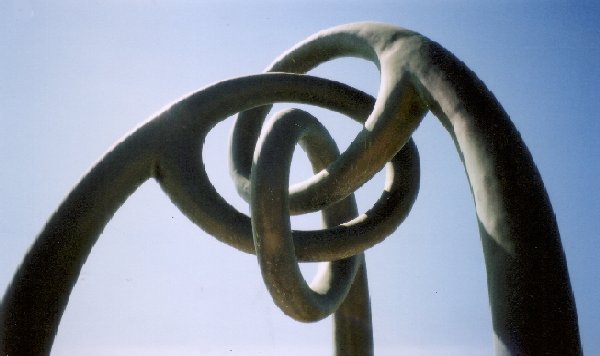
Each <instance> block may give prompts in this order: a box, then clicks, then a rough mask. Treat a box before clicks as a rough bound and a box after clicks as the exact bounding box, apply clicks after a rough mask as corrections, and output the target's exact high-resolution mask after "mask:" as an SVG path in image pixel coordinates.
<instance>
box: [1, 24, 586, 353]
mask: <svg viewBox="0 0 600 356" xmlns="http://www.w3.org/2000/svg"><path fill="white" fill-rule="evenodd" d="M342 56H353V57H360V58H364V59H367V60H370V61H372V62H374V63H375V64H376V65H377V66H378V68H379V69H380V71H381V86H380V89H379V95H378V98H377V99H376V100H374V99H373V98H371V97H369V96H368V95H366V94H364V93H362V92H360V91H358V90H356V89H353V88H351V87H348V86H346V85H344V84H341V83H338V82H334V81H330V80H326V79H321V78H316V77H312V76H308V75H302V74H299V73H305V72H307V71H308V70H310V69H312V68H314V67H316V66H317V65H319V64H320V63H322V62H325V61H328V60H331V59H334V58H337V57H342ZM267 71H268V72H273V73H265V74H259V75H252V76H248V77H242V78H236V79H232V80H228V81H224V82H220V83H217V84H214V85H212V86H209V87H207V88H205V89H202V90H200V91H198V92H196V93H194V94H192V95H190V96H188V97H186V98H184V99H182V100H180V101H179V102H177V103H175V104H173V105H172V106H171V107H170V108H168V109H167V110H166V111H164V112H163V113H161V114H160V115H158V116H157V117H155V118H153V119H151V120H149V121H148V122H146V123H145V124H144V125H142V126H141V127H140V128H138V129H137V130H136V131H135V132H133V133H132V134H131V135H129V136H128V137H127V138H125V139H124V140H123V141H121V142H119V143H117V144H116V145H115V146H114V148H113V149H112V150H111V151H110V152H109V153H107V154H106V156H104V157H103V158H102V159H101V160H100V161H99V162H98V164H97V165H96V166H95V167H94V168H93V169H92V170H91V171H90V172H89V173H88V174H87V175H86V176H85V177H84V178H83V179H82V180H81V182H79V184H78V185H77V186H76V187H75V188H74V189H73V191H72V192H71V193H70V194H69V195H68V197H67V198H66V200H65V201H64V202H63V203H62V204H61V205H60V207H59V209H58V211H57V212H56V213H55V214H54V215H53V216H52V217H51V219H50V220H49V222H48V223H47V225H46V226H45V228H44V230H43V231H42V233H41V234H40V235H39V236H38V237H37V239H36V241H35V243H34V245H33V246H32V248H31V250H30V251H29V252H28V253H27V255H26V256H25V258H24V261H23V263H22V265H21V266H20V267H19V269H18V270H17V272H16V274H15V276H14V279H13V281H12V283H11V285H10V286H9V288H8V290H7V291H6V294H5V295H4V298H3V300H2V305H1V309H0V343H1V347H0V351H2V354H3V355H5V354H6V355H37V354H48V353H49V352H50V349H51V346H52V342H53V339H54V336H55V334H56V331H57V329H58V325H59V322H60V318H61V316H62V313H63V311H64V309H65V307H66V305H67V302H68V299H69V294H70V293H71V290H72V288H73V286H74V285H75V282H76V280H77V277H78V275H79V272H80V269H81V267H82V265H83V264H84V262H85V260H86V258H87V256H88V254H89V253H90V251H91V248H92V246H93V245H94V243H95V242H96V240H97V238H98V236H99V235H100V234H101V232H102V230H103V228H104V226H105V225H106V224H107V223H108V221H109V220H110V218H111V217H112V215H113V214H114V212H115V211H116V210H117V209H118V208H119V207H120V206H121V204H123V202H124V201H125V200H126V199H127V197H128V196H129V195H130V194H132V193H133V192H134V191H135V190H136V188H137V187H139V186H140V184H142V183H143V182H144V181H146V180H147V179H149V178H154V179H156V180H157V181H158V182H160V185H161V186H162V188H163V189H164V191H165V192H166V193H167V194H168V195H169V196H170V198H171V200H172V201H173V203H174V204H176V205H177V206H178V207H179V209H181V211H183V212H184V213H185V214H186V215H187V216H188V217H189V218H190V219H191V220H192V221H193V222H195V223H196V224H197V225H198V226H200V227H201V228H202V229H203V230H205V231H206V232H207V233H209V234H211V235H213V236H215V237H216V238H217V239H219V240H220V241H223V242H225V243H227V244H229V245H231V246H233V247H235V248H237V249H239V250H242V251H244V252H248V253H255V254H256V255H257V257H258V261H259V263H260V266H261V270H262V274H263V278H264V281H265V283H266V285H267V288H268V290H269V292H270V293H271V295H272V296H273V300H274V301H275V303H276V304H277V305H278V306H279V307H280V308H281V309H282V310H283V311H284V313H286V314H288V315H290V316H291V317H293V318H295V319H297V320H301V321H314V320H319V319H322V318H324V317H326V316H328V315H330V314H333V315H334V326H335V328H334V329H335V331H334V339H335V349H336V353H337V354H340V355H369V354H372V353H373V342H372V335H371V315H370V306H369V295H368V288H367V277H366V269H365V264H364V259H363V256H362V252H363V251H364V250H365V249H367V248H369V247H371V246H373V245H374V244H376V243H378V242H381V241H382V240H383V239H385V237H386V236H388V235H389V234H390V233H392V232H393V231H394V230H395V229H396V227H397V226H398V225H399V224H400V222H401V221H402V220H403V219H404V218H405V217H406V216H407V215H408V213H409V211H410V208H411V206H412V204H413V202H414V200H415V199H416V195H417V191H418V187H419V168H418V164H419V163H418V154H417V150H416V147H415V145H414V144H413V142H412V141H411V139H410V137H411V134H412V133H413V131H414V130H415V129H416V127H417V126H418V125H419V123H420V121H421V119H422V118H423V116H424V115H425V113H426V112H427V110H431V111H432V112H433V113H434V114H435V115H436V116H437V117H438V118H439V119H440V121H441V122H442V124H443V125H444V126H445V127H446V129H447V130H448V132H449V133H450V135H451V136H452V138H453V139H454V142H455V144H456V147H457V150H458V152H459V155H460V157H461V159H462V161H463V163H464V166H465V170H466V173H467V177H468V180H469V184H470V186H471V190H472V193H473V196H474V200H475V210H476V213H477V219H478V223H479V230H480V235H481V241H482V244H483V251H484V255H485V261H486V269H487V276H488V290H489V300H490V304H491V312H492V320H493V331H494V334H495V350H496V354H499V355H504V354H510V355H551V354H552V355H567V354H568V355H574V354H581V352H582V351H581V345H580V341H579V332H578V325H577V315H576V309H575V302H574V299H573V294H572V291H571V286H570V282H569V277H568V272H567V266H566V261H565V256H564V253H563V250H562V246H561V242H560V237H559V232H558V228H557V225H556V221H555V217H554V214H553V211H552V207H551V204H550V202H549V199H548V196H547V194H546V191H545V188H544V185H543V183H542V179H541V177H540V175H539V173H538V171H537V169H536V167H535V165H534V163H533V160H532V158H531V155H530V153H529V152H528V150H527V148H526V147H525V144H524V143H523V142H522V140H521V138H520V136H519V133H518V132H517V130H516V129H515V127H514V126H513V124H512V123H511V121H510V119H509V117H508V115H507V114H506V113H505V112H504V110H503V109H502V107H501V106H500V104H499V103H498V102H497V101H496V99H495V98H494V97H493V95H492V94H491V93H490V92H489V91H488V90H487V89H486V87H485V85H484V84H483V83H482V82H481V81H480V80H479V79H477V77H476V76H475V75H474V74H473V73H472V72H471V71H470V70H469V69H468V68H467V67H466V66H465V65H464V64H463V63H462V62H460V61H459V60H458V59H456V58H455V57H454V56H453V55H452V54H451V53H449V52H448V51H447V50H445V49H444V48H442V47H441V46H440V45H439V44H437V43H435V42H432V41H430V40H429V39H427V38H425V37H423V36H421V35H419V34H417V33H415V32H412V31H408V30H405V29H401V28H397V27H392V26H388V25H384V24H375V23H360V24H350V25H344V26H340V27H336V28H333V29H329V30H326V31H322V32H320V33H317V34H316V35H313V36H312V37H310V38H308V39H307V40H305V41H304V42H301V43H299V44H298V45H297V46H295V47H294V48H292V49H291V50H289V51H288V52H286V53H285V54H283V55H282V56H281V57H280V58H278V59H277V60H276V61H275V62H274V63H273V64H272V65H271V66H270V67H269V68H268V70H267ZM293 73H295V74H293ZM276 102H296V103H305V104H312V105H317V106H321V107H324V108H328V109H331V110H334V111H338V112H340V113H343V114H345V115H347V116H349V117H350V118H352V119H354V120H356V121H359V122H361V123H363V124H364V127H363V130H362V131H361V132H360V133H359V134H358V135H357V137H356V138H355V140H354V141H353V143H352V144H351V145H350V147H349V148H348V149H347V150H346V151H345V152H343V153H342V154H341V155H340V154H339V152H338V150H337V147H336V145H335V144H334V143H333V140H332V139H331V138H330V136H329V135H328V133H327V131H326V129H325V128H324V127H323V126H322V125H320V124H319V122H318V121H317V119H316V118H314V117H312V116H310V115H309V114H308V113H306V112H303V111H301V110H296V109H294V110H288V111H285V112H281V113H278V114H277V115H276V116H275V117H274V118H273V119H272V120H270V122H269V124H268V126H267V127H265V128H262V126H263V122H264V119H265V117H266V115H267V113H268V112H269V110H270V108H271V107H270V106H269V105H270V104H272V103H276ZM238 112H241V114H239V116H238V118H237V121H236V124H235V128H234V131H233V133H232V141H231V150H230V159H231V161H230V163H231V174H232V177H233V179H234V181H235V183H236V186H237V188H238V191H239V193H240V194H241V196H243V197H244V198H245V199H247V200H248V201H249V203H250V206H251V215H252V216H251V217H248V216H246V215H244V214H242V213H240V212H238V211H237V210H236V209H234V208H233V207H232V206H231V205H229V204H228V203H227V202H226V201H225V200H224V199H223V198H222V197H221V196H220V195H219V194H218V193H217V192H216V190H215V189H214V187H213V186H212V185H211V183H210V181H209V179H208V177H207V175H206V172H205V171H204V170H203V168H204V165H203V162H202V144H203V142H204V139H205V137H206V135H207V133H208V132H209V131H210V130H211V128H212V127H213V126H214V125H215V124H216V123H217V122H219V121H221V120H223V119H225V118H226V117H228V116H231V115H234V114H236V113H238ZM296 143H300V145H302V147H304V148H305V150H306V151H307V153H308V155H309V158H310V161H311V163H312V165H313V169H314V172H315V175H314V176H313V177H312V178H310V179H308V180H307V181H305V182H304V183H301V184H299V185H297V186H293V187H291V188H290V189H289V190H288V178H289V177H288V176H289V164H290V160H291V156H292V152H293V147H294V146H295V145H296ZM388 162H389V163H388ZM386 164H387V166H388V168H387V181H386V187H385V191H384V192H383V194H382V195H381V198H380V199H379V200H378V201H377V203H376V204H375V205H374V207H373V208H372V209H371V210H369V211H367V212H366V213H364V214H362V215H358V214H357V211H356V205H355V202H354V200H353V195H352V193H353V191H354V190H356V189H357V188H358V187H359V186H361V185H362V184H363V183H364V182H365V181H367V180H368V179H370V178H371V177H372V176H373V175H374V174H375V173H376V172H378V171H379V170H380V169H381V168H382V167H383V166H384V165H386ZM318 210H322V211H323V217H324V219H323V220H324V224H325V227H324V228H323V229H322V230H317V231H292V230H291V227H290V221H289V214H290V213H291V214H301V213H305V212H311V211H318ZM297 261H331V262H329V264H328V268H327V269H326V270H324V272H323V273H322V274H321V275H320V277H319V278H318V279H317V281H316V282H314V283H313V284H312V285H311V286H310V287H309V286H308V285H307V284H306V282H305V281H304V279H303V278H302V275H301V274H300V271H299V269H298V265H297Z"/></svg>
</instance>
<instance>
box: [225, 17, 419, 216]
mask: <svg viewBox="0 0 600 356" xmlns="http://www.w3.org/2000/svg"><path fill="white" fill-rule="evenodd" d="M424 40H426V39H425V38H424V37H422V36H420V35H419V34H417V33H415V32H413V31H408V30H405V29H402V28H398V27H394V26H389V25H385V24H379V23H356V24H349V25H344V26H339V27H334V28H332V29H329V30H325V31H321V32H319V33H317V34H315V35H313V36H311V37H309V38H308V39H306V40H305V41H303V42H300V43H299V44H297V45H296V46H295V47H293V48H292V49H290V50H289V51H287V52H285V53H284V54H283V55H281V56H280V57H279V58H278V59H277V60H275V62H274V63H273V64H271V65H270V66H269V68H267V71H274V72H291V73H304V72H307V71H309V70H311V69H313V68H315V67H316V66H318V65H319V64H321V63H324V62H327V61H329V60H332V59H335V58H340V57H360V58H364V59H367V60H370V61H372V62H374V63H375V64H376V65H377V66H378V68H379V69H380V71H381V78H384V79H382V81H381V85H380V89H379V95H378V97H377V99H376V102H375V106H374V109H373V111H372V112H371V113H370V115H369V116H368V117H367V118H359V120H360V121H362V122H364V123H365V128H364V129H363V130H362V131H361V132H360V133H359V134H358V135H357V137H356V138H355V139H354V141H353V142H352V144H351V145H350V147H349V148H348V149H347V150H346V151H345V152H343V153H342V155H341V156H340V158H339V159H337V160H336V161H335V162H334V163H332V164H331V165H330V166H329V167H328V168H327V170H325V171H322V172H321V173H319V174H316V175H314V176H313V177H312V178H310V179H309V180H307V181H305V182H304V184H300V185H297V186H295V187H294V189H292V190H291V192H290V211H291V212H292V213H302V212H307V211H315V210H319V209H320V208H322V207H324V206H326V205H327V204H330V203H332V202H335V201H339V200H341V199H343V198H344V197H346V196H347V195H348V194H350V193H352V192H353V191H354V190H356V189H357V188H359V187H360V186H361V185H362V184H364V182H366V181H367V180H369V179H370V178H371V177H372V176H373V175H374V174H375V173H377V172H378V171H379V170H381V168H382V167H383V166H384V165H385V163H386V162H387V161H389V160H391V158H392V157H393V156H394V154H395V153H396V152H398V151H399V150H400V149H401V148H402V147H403V146H404V144H406V142H407V141H408V140H409V139H410V136H411V134H412V132H413V131H414V129H415V128H416V127H417V126H418V124H419V123H420V121H421V119H422V118H423V116H424V114H425V112H426V109H427V106H426V104H425V103H424V102H423V100H421V98H420V96H419V93H418V92H417V90H416V89H415V88H414V87H413V85H412V81H411V80H410V77H409V75H407V74H406V73H405V70H404V68H405V67H406V66H405V65H404V62H405V59H406V58H407V57H406V56H409V55H410V54H411V53H414V49H415V48H418V47H419V43H420V42H421V41H424ZM267 113H268V109H265V108H259V109H255V110H252V111H248V112H244V113H241V114H240V116H239V117H238V120H237V122H236V126H235V128H234V131H233V132H232V143H231V174H232V176H233V179H234V181H235V182H236V185H237V187H238V191H239V192H240V194H241V195H242V196H243V197H246V198H247V197H248V195H249V194H248V191H247V187H248V186H249V185H248V183H247V178H248V176H249V173H250V166H251V155H252V154H251V152H252V150H253V147H254V143H255V142H256V139H257V138H258V133H259V132H260V129H258V127H260V126H261V125H262V122H263V121H264V118H265V116H266V114H267ZM365 148H367V149H365Z"/></svg>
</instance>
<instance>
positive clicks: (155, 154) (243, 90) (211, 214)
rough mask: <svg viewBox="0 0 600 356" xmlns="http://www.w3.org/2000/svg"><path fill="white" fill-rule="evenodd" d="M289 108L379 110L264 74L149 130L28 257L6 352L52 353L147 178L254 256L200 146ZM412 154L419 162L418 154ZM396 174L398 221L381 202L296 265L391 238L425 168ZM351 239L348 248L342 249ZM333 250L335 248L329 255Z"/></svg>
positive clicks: (303, 240) (77, 197)
mask: <svg viewBox="0 0 600 356" xmlns="http://www.w3.org/2000/svg"><path fill="white" fill-rule="evenodd" d="M283 101H288V102H300V103H308V104H314V105H319V106H323V107H326V108H329V109H331V110H336V111H340V112H342V113H347V114H349V115H350V116H356V115H357V112H359V113H361V112H364V111H366V110H367V109H368V108H369V107H370V106H371V104H372V99H371V98H370V97H368V96H367V95H365V94H364V93H362V92H359V91H357V90H355V89H352V88H350V87H348V86H345V85H343V84H340V83H337V82H333V81H329V80H325V79H319V78H315V77H309V76H299V75H294V74H281V73H278V74H261V75H255V76H249V77H243V78H237V79H233V80H229V81H224V82H220V83H217V84H215V85H212V86H210V87H208V88H205V89H203V90H201V91H199V92H197V93H194V94H192V95H190V96H189V97H187V98H184V99H183V100H181V101H179V102H178V103H176V104H174V105H173V106H171V107H170V108H168V109H167V110H166V111H164V112H163V113H161V114H160V115H158V116H157V117H156V118H153V119H152V120H150V121H149V122H147V123H146V124H144V125H142V126H141V127H140V128H138V129H137V130H136V131H135V132H133V133H132V134H131V135H129V136H128V137H127V138H125V139H124V140H123V141H121V142H120V143H118V144H117V145H115V147H114V148H113V149H112V150H110V152H108V153H107V154H106V155H105V156H104V157H103V158H102V160H100V161H99V162H98V164H96V166H94V168H92V170H91V171H90V172H89V173H88V174H86V175H85V176H84V177H83V178H82V180H81V181H80V182H79V184H78V185H77V186H76V187H75V188H74V189H73V191H72V192H71V193H70V194H69V195H68V196H67V198H66V199H65V201H64V202H63V203H62V204H61V205H60V207H59V208H58V210H57V211H56V212H55V213H54V214H53V216H52V217H51V218H50V220H49V221H48V223H47V224H46V226H45V227H44V229H43V231H42V232H41V233H40V235H39V236H38V237H37V238H36V240H35V242H34V244H33V246H32V247H31V249H30V250H29V252H28V253H27V254H26V256H25V257H24V260H23V263H22V265H21V266H20V267H19V269H18V270H17V272H16V273H15V276H14V278H13V282H12V283H11V284H10V285H9V287H8V289H7V291H6V293H5V295H4V297H3V299H2V304H1V305H0V349H1V351H2V353H5V354H10V355H13V354H36V355H38V354H40V355H41V354H48V353H49V352H50V349H51V345H52V342H53V340H54V336H55V334H56V331H57V329H58V324H59V322H60V318H61V316H62V313H63V311H64V308H65V307H66V305H67V302H68V298H69V294H70V293H71V290H72V288H73V286H74V284H75V282H76V281H77V277H78V276H79V272H80V270H81V267H82V265H83V263H84V262H85V260H86V258H87V256H88V255H89V253H90V251H91V248H92V246H93V244H94V243H95V242H96V240H97V238H98V236H99V235H100V234H101V232H102V230H103V228H104V226H105V225H106V224H107V223H108V221H109V220H110V218H111V217H112V215H113V214H114V212H115V211H116V210H117V209H118V208H119V206H121V205H122V204H123V203H124V201H125V200H126V199H127V197H128V196H129V195H130V194H132V193H133V192H134V191H135V190H136V189H137V187H139V185H141V184H142V183H143V182H144V181H146V180H147V179H148V178H150V177H154V178H156V179H157V180H158V181H159V182H160V184H161V187H162V188H163V189H164V190H165V192H166V193H167V194H168V195H169V196H170V197H171V199H172V201H173V203H175V204H176V205H177V206H178V207H179V208H180V209H181V210H182V212H184V214H186V215H187V216H188V217H189V218H190V219H191V220H192V221H194V222H195V223H196V224H198V225H199V226H200V227H201V228H202V229H204V230H205V231H207V232H208V233H210V234H212V235H214V236H215V237H217V238H218V239H219V240H221V241H223V242H226V243H228V244H230V245H232V246H234V247H236V248H238V249H240V250H242V251H245V252H249V253H253V252H254V246H253V238H252V233H251V223H250V218H249V217H247V216H246V215H244V214H242V213H240V212H238V211H237V210H235V209H234V208H233V207H232V206H231V205H229V204H228V203H227V202H226V201H225V200H224V199H223V198H222V197H221V196H220V195H219V194H218V193H217V192H216V190H215V189H214V187H213V186H212V184H211V183H210V181H209V179H208V177H207V176H206V173H205V172H204V171H203V170H202V169H201V168H200V167H203V163H202V152H201V150H202V147H201V144H202V143H203V142H204V138H205V136H206V134H207V133H208V132H209V131H210V129H212V127H214V125H215V124H216V123H217V122H219V121H220V120H223V119H224V118H226V117H228V116H230V115H232V114H234V113H236V112H238V111H241V110H247V109H249V108H252V107H255V106H258V105H265V104H268V103H272V102H283ZM408 152H409V155H410V156H414V155H416V151H415V147H414V146H413V147H412V148H410V149H409V150H408ZM411 162H413V161H411ZM399 167H400V169H401V170H402V171H403V174H406V176H408V181H407V182H405V183H404V184H401V186H402V188H403V189H404V191H403V192H402V195H403V197H402V198H401V199H400V200H401V203H402V204H401V207H400V208H395V210H396V211H397V213H396V214H391V215H388V214H387V212H386V210H387V209H390V208H393V207H391V205H390V204H389V203H388V202H387V201H385V200H387V196H386V193H384V195H382V198H381V199H380V200H382V199H383V200H384V201H381V202H380V203H379V204H378V205H376V206H375V207H374V209H373V212H371V213H368V214H363V215H362V216H360V217H358V218H356V219H354V220H353V221H351V222H348V223H346V224H345V225H344V226H337V227H333V228H330V229H325V230H318V231H304V232H301V233H298V232H293V237H294V243H295V244H296V253H297V255H298V259H299V260H301V261H319V260H323V259H325V260H334V259H341V258H345V257H349V256H352V255H355V254H357V253H360V252H362V251H363V249H364V248H365V246H370V245H373V244H374V243H376V242H378V241H381V240H382V239H383V238H385V236H386V235H382V234H386V233H388V232H390V231H393V230H394V229H395V228H396V226H397V225H398V224H399V223H400V221H401V220H402V219H404V218H405V217H406V215H407V214H408V211H409V210H410V206H411V205H412V202H414V199H415V197H416V193H417V190H418V182H415V181H414V180H413V179H412V177H411V175H413V174H414V173H415V172H418V168H416V170H415V168H414V167H412V166H405V165H399ZM374 221H375V222H379V221H382V224H381V227H380V228H375V229H374V228H373V226H372V224H373V222H374ZM344 240H347V242H348V245H347V246H346V245H344V243H341V241H344ZM317 241H319V242H320V243H319V244H317ZM328 241H332V244H331V246H328V245H327V242H328ZM332 247H336V248H337V247H341V248H340V250H333V249H332ZM313 252H314V255H309V253H313Z"/></svg>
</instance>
